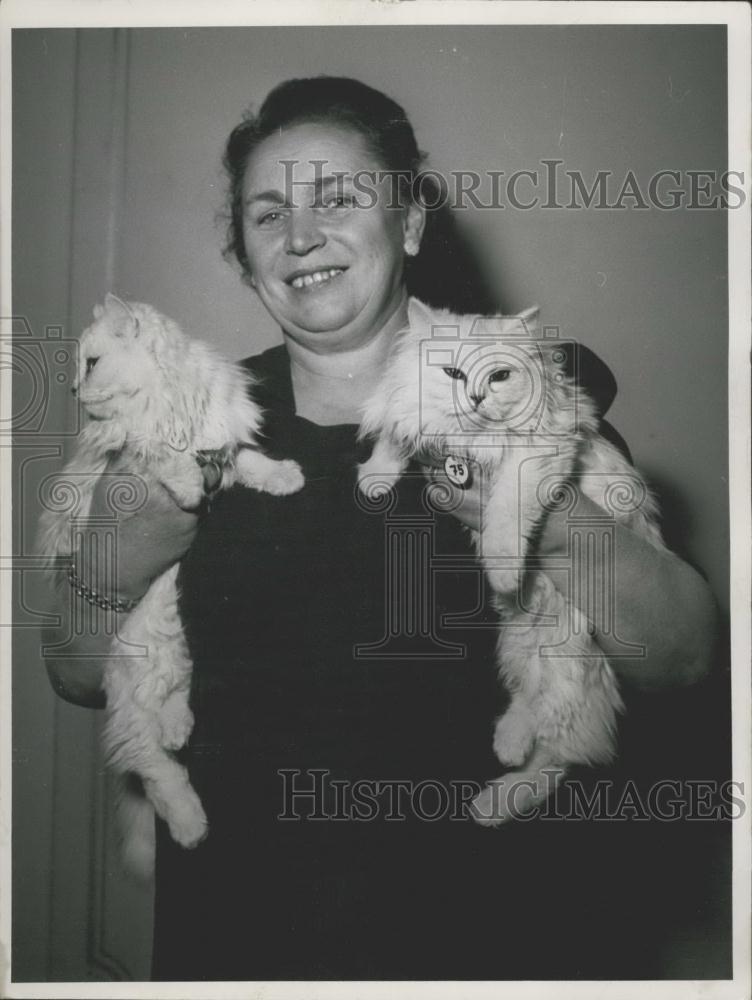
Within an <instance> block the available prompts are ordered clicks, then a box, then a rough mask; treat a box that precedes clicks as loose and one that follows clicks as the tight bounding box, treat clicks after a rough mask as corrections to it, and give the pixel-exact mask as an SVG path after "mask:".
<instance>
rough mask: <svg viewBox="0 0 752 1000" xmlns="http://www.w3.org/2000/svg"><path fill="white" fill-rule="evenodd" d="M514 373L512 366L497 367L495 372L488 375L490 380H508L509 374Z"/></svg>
mask: <svg viewBox="0 0 752 1000" xmlns="http://www.w3.org/2000/svg"><path fill="white" fill-rule="evenodd" d="M511 374H512V370H511V369H510V368H497V369H496V371H495V372H491V374H490V375H489V376H488V381H489V382H506V380H507V379H508V378H509V376H510V375H511Z"/></svg>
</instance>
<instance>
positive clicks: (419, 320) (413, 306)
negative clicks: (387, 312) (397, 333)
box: [407, 298, 436, 330]
mask: <svg viewBox="0 0 752 1000" xmlns="http://www.w3.org/2000/svg"><path fill="white" fill-rule="evenodd" d="M407 319H408V322H409V324H410V329H411V330H419V329H421V327H426V326H428V327H431V326H433V324H434V323H435V322H436V316H435V315H434V313H433V310H431V309H430V308H429V307H428V306H427V305H426V304H425V302H421V301H420V299H416V298H409V299H408V300H407Z"/></svg>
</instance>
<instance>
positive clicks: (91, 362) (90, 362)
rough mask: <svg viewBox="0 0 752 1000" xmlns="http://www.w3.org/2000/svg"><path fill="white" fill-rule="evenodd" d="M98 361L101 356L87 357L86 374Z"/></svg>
mask: <svg viewBox="0 0 752 1000" xmlns="http://www.w3.org/2000/svg"><path fill="white" fill-rule="evenodd" d="M97 361H99V358H87V359H86V374H87V375H88V374H89V372H90V371H91V370H92V368H93V367H94V365H95V364H96V363H97Z"/></svg>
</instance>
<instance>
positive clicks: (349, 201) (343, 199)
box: [324, 194, 355, 208]
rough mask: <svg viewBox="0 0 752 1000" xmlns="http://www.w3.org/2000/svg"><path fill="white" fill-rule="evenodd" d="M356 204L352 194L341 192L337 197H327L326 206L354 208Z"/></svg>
mask: <svg viewBox="0 0 752 1000" xmlns="http://www.w3.org/2000/svg"><path fill="white" fill-rule="evenodd" d="M354 204H355V199H354V198H352V197H351V196H350V195H346V194H340V195H337V196H336V197H332V198H326V199H325V201H324V208H352V207H353V205H354Z"/></svg>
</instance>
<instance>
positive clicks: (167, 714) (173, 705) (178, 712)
mask: <svg viewBox="0 0 752 1000" xmlns="http://www.w3.org/2000/svg"><path fill="white" fill-rule="evenodd" d="M159 724H160V726H161V729H162V746H163V747H164V748H165V750H179V749H180V748H181V747H184V746H185V744H186V743H187V742H188V737H189V736H190V735H191V732H192V731H193V712H191V710H190V708H188V706H187V705H186V704H185V702H184V701H183V702H182V704H181V703H179V702H178V700H177V699H176V700H175V701H170V700H168V701H166V702H165V704H164V705H163V707H162V710H161V711H160V713H159Z"/></svg>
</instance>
